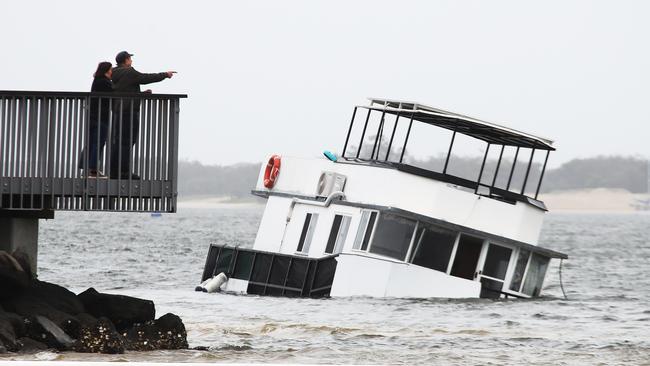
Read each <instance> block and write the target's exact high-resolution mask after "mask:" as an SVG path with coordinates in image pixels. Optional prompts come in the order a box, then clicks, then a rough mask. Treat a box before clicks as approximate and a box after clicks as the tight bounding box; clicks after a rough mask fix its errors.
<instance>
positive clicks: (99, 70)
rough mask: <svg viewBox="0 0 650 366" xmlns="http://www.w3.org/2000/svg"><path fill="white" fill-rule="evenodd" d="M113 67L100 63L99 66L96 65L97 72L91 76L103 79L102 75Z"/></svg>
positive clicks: (106, 63)
mask: <svg viewBox="0 0 650 366" xmlns="http://www.w3.org/2000/svg"><path fill="white" fill-rule="evenodd" d="M111 67H113V65H112V64H111V63H110V62H106V61H104V62H100V63H99V65H97V71H95V74H94V75H93V76H94V77H95V79H96V78H103V77H104V74H106V73H107V72H108V70H110V69H111Z"/></svg>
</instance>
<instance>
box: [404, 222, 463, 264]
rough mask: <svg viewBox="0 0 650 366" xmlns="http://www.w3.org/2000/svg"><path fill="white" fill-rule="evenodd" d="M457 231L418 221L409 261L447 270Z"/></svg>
mask: <svg viewBox="0 0 650 366" xmlns="http://www.w3.org/2000/svg"><path fill="white" fill-rule="evenodd" d="M457 236H458V233H457V232H455V231H452V230H447V229H443V228H440V227H436V226H432V225H426V224H423V223H422V222H420V229H419V230H418V234H417V236H416V240H417V242H416V244H415V249H414V250H413V256H412V259H411V262H412V263H413V264H416V265H418V266H422V267H427V268H431V269H435V270H436V271H441V272H447V267H448V266H449V259H450V258H451V252H452V251H453V250H454V243H455V242H456V237H457Z"/></svg>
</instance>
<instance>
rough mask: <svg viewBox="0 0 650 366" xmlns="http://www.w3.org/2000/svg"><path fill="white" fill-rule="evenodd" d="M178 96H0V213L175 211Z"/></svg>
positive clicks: (9, 93)
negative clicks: (20, 211)
mask: <svg viewBox="0 0 650 366" xmlns="http://www.w3.org/2000/svg"><path fill="white" fill-rule="evenodd" d="M186 97H187V96H186V95H184V94H148V93H88V92H61V91H54V92H50V91H8V90H0V210H83V211H91V210H102V211H139V212H142V211H147V212H151V211H165V212H175V211H176V196H177V175H178V133H179V111H180V99H182V98H186ZM95 172H97V173H100V174H96V173H95ZM101 173H104V174H105V175H107V176H109V177H108V179H104V178H105V177H102V176H101Z"/></svg>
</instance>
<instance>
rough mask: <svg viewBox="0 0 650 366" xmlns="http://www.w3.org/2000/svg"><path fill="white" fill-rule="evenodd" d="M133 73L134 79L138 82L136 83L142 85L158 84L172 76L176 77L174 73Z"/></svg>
mask: <svg viewBox="0 0 650 366" xmlns="http://www.w3.org/2000/svg"><path fill="white" fill-rule="evenodd" d="M132 72H133V78H134V79H135V80H136V83H137V84H140V85H144V84H151V83H157V82H159V81H163V80H165V79H167V78H171V77H172V75H174V73H173V71H167V72H157V73H152V74H145V73H141V72H140V71H138V70H135V69H133V71H132Z"/></svg>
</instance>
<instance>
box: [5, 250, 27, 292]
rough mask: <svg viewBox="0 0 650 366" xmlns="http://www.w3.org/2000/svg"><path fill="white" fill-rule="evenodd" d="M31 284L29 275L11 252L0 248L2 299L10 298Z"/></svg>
mask: <svg viewBox="0 0 650 366" xmlns="http://www.w3.org/2000/svg"><path fill="white" fill-rule="evenodd" d="M28 285H29V275H28V274H27V273H26V272H25V271H24V270H23V267H21V265H20V263H18V261H16V259H14V257H12V256H11V255H10V254H9V253H7V252H5V251H4V250H0V299H6V298H10V297H11V296H14V295H16V294H17V293H20V292H22V291H23V290H24V289H25V288H27V286H28Z"/></svg>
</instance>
